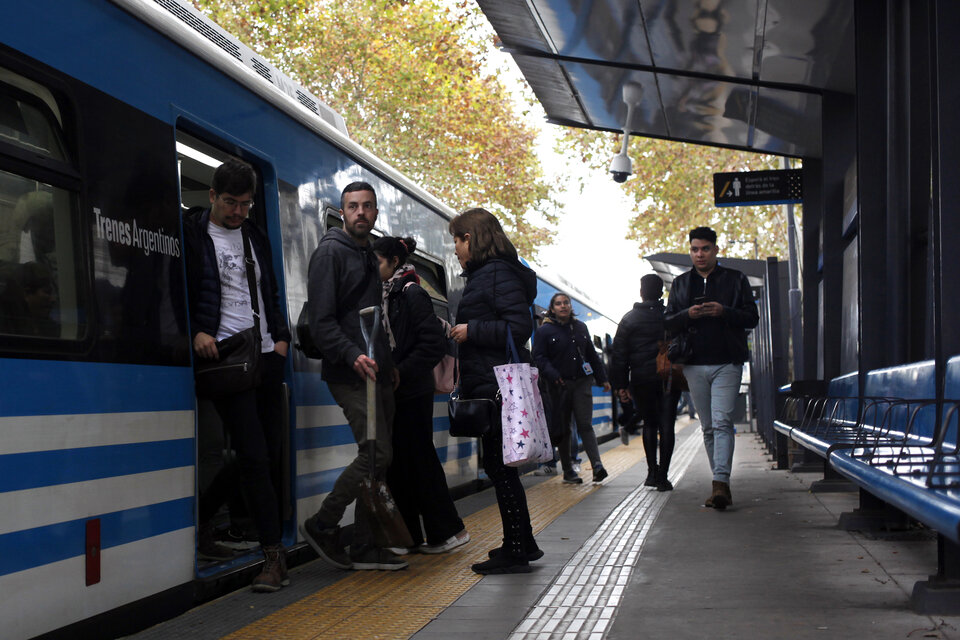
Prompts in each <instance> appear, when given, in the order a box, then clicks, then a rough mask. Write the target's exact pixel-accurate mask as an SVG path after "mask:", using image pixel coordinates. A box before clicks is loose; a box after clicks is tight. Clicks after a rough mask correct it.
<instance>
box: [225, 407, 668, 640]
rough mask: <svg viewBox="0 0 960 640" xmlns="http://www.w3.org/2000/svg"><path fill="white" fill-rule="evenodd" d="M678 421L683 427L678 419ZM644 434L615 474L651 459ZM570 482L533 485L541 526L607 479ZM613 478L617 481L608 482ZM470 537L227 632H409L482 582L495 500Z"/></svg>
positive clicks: (532, 505) (609, 465)
mask: <svg viewBox="0 0 960 640" xmlns="http://www.w3.org/2000/svg"><path fill="white" fill-rule="evenodd" d="M678 426H680V425H679V424H678ZM643 458H644V455H643V447H642V446H641V444H640V438H633V439H632V442H631V444H630V445H629V446H623V445H620V446H618V447H616V448H614V449H611V450H609V451H607V452H605V453H604V454H603V464H604V466H605V467H606V469H607V471H608V472H609V473H610V477H611V478H614V477H616V476H617V475H619V474H620V473H623V472H624V471H626V470H627V469H629V468H630V467H632V466H633V465H635V464H636V463H637V462H639V461H640V460H643ZM583 475H584V484H582V485H570V484H563V483H562V482H561V477H560V476H557V477H554V478H551V479H550V480H548V481H546V482H542V483H540V484H538V485H536V486H534V487H531V488H529V489H528V490H527V503H528V505H529V509H530V520H531V523H532V525H533V532H534V533H538V532H540V531H542V530H543V529H544V528H545V527H546V526H547V525H549V524H550V523H551V522H553V521H554V520H555V519H556V518H557V517H559V516H560V515H561V514H562V513H563V512H565V511H566V510H567V509H569V508H570V507H572V506H574V505H575V504H577V503H578V502H580V501H581V500H583V499H584V498H586V497H587V496H589V495H590V494H592V493H593V492H594V491H598V490H600V485H594V484H593V483H591V482H589V480H590V477H591V473H590V472H589V471H588V470H587V469H585V470H584V474H583ZM608 481H609V480H608ZM464 522H465V524H466V527H467V531H469V532H470V542H469V543H467V544H466V545H464V546H463V547H460V548H459V549H456V550H455V551H453V552H451V553H446V554H440V555H423V554H412V555H410V556H406V558H408V559H409V562H410V567H409V568H408V569H404V570H402V571H395V572H389V571H358V572H354V573H351V574H348V575H346V576H345V577H344V578H343V579H342V580H339V581H337V582H336V583H335V584H332V585H330V586H328V587H324V588H323V589H320V590H319V591H317V592H316V593H314V594H313V595H310V596H308V597H306V598H304V599H302V600H300V601H298V602H295V603H293V604H291V605H289V606H287V607H284V608H283V609H280V610H279V611H277V612H275V613H273V614H271V615H269V616H266V617H264V618H262V619H260V620H258V621H257V622H255V623H253V624H251V625H248V626H246V627H244V628H243V629H239V630H238V631H236V632H234V633H232V634H230V635H229V636H226V637H227V638H229V639H230V640H247V639H250V640H253V639H255V640H260V639H262V638H271V639H273V640H313V639H320V638H323V639H327V638H345V639H350V640H365V639H368V638H390V639H393V638H407V637H409V636H411V635H413V634H414V633H416V632H417V631H418V630H419V629H421V628H422V627H423V626H424V625H426V624H427V623H428V622H430V621H431V620H432V619H434V618H436V617H437V616H438V615H440V613H441V612H443V610H444V609H445V608H447V607H449V606H450V605H451V604H453V603H454V602H455V601H456V600H457V598H459V597H460V596H461V595H463V594H464V593H466V592H467V591H468V590H469V589H470V587H472V586H473V585H475V584H476V583H477V582H479V581H480V579H481V577H482V576H479V575H477V574H475V573H473V571H471V570H470V565H471V564H473V563H475V562H480V561H482V560H485V559H486V558H487V551H488V550H490V549H493V548H494V547H498V546H500V544H501V538H502V534H503V529H502V526H501V524H500V512H499V510H498V509H497V506H496V505H491V506H489V507H486V508H484V509H482V510H481V511H478V512H477V513H474V514H473V515H470V516H468V517H467V518H465V519H464Z"/></svg>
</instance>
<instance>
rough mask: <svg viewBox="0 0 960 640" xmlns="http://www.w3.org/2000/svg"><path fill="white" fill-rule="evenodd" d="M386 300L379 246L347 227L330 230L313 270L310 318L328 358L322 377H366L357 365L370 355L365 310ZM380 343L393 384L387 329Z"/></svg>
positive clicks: (377, 356) (382, 363)
mask: <svg viewBox="0 0 960 640" xmlns="http://www.w3.org/2000/svg"><path fill="white" fill-rule="evenodd" d="M380 302H381V285H380V271H379V268H378V266H377V258H376V256H375V255H374V253H373V250H372V249H371V248H370V247H369V245H368V246H366V247H361V246H360V245H359V244H357V243H356V241H354V239H353V238H351V237H350V236H349V235H348V234H347V232H346V231H344V230H343V229H337V228H333V229H330V230H329V231H327V233H326V234H325V235H324V236H323V237H322V238H320V242H319V243H318V244H317V248H316V250H314V252H313V255H312V256H311V257H310V267H309V269H308V271H307V318H308V322H309V324H310V335H311V337H312V338H313V341H314V344H316V345H317V348H318V349H320V353H321V355H322V356H323V365H322V369H321V378H323V379H324V380H326V381H327V382H333V383H347V384H350V383H356V382H360V381H361V380H362V379H361V378H360V376H359V375H357V373H356V371H354V369H353V363H354V362H355V361H356V359H357V357H358V356H360V354H366V353H367V346H366V342H365V341H364V339H363V333H361V331H360V315H359V311H360V309H363V308H365V307H373V306H376V307H379V306H380ZM368 326H370V325H368ZM375 347H376V350H375V351H374V360H376V362H377V367H378V369H379V371H380V373H379V374H378V380H379V381H381V382H387V381H389V380H390V372H391V371H392V370H393V358H392V357H391V356H390V347H389V342H388V341H387V336H386V333H385V332H384V331H382V330H379V331H378V333H377V340H376V342H375Z"/></svg>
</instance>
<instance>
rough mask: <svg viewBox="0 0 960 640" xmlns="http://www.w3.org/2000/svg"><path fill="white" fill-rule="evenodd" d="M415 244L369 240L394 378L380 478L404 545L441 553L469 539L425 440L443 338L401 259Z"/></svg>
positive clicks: (429, 304) (430, 444)
mask: <svg viewBox="0 0 960 640" xmlns="http://www.w3.org/2000/svg"><path fill="white" fill-rule="evenodd" d="M416 248H417V242H416V240H414V239H413V238H393V237H389V236H388V237H383V238H379V239H378V240H376V241H375V242H374V243H373V252H374V253H375V254H376V256H377V260H378V262H379V264H380V279H381V280H382V281H383V303H382V306H383V316H382V318H383V326H384V329H385V331H386V334H387V338H388V339H389V342H390V348H391V352H392V354H393V361H394V364H395V365H396V367H397V372H398V375H399V377H400V382H399V385H398V386H397V388H396V390H394V399H395V411H394V414H393V463H392V464H391V465H390V468H389V469H387V484H388V485H389V486H390V492H391V493H392V494H393V499H394V500H395V501H396V503H397V508H398V509H399V510H400V514H401V515H402V516H403V520H404V522H405V523H406V525H407V529H408V530H409V531H410V536H411V537H412V538H413V545H414V546H413V548H412V549H413V550H416V551H419V552H421V553H444V552H446V551H450V550H451V549H455V548H457V547H459V546H461V545H464V544H466V543H467V542H469V541H470V534H469V533H467V530H466V529H465V528H464V526H463V520H461V519H460V516H459V515H458V514H457V507H456V506H455V505H454V504H453V499H452V498H451V497H450V490H449V488H448V487H447V479H446V476H445V475H444V472H443V466H442V465H441V464H440V459H439V458H438V457H437V450H436V448H435V447H434V444H433V389H434V383H433V368H434V367H435V366H436V365H437V363H438V362H440V359H441V358H443V356H444V354H445V353H446V346H447V341H446V337H445V335H444V334H445V329H444V327H443V325H442V324H441V322H440V319H439V318H438V317H437V316H436V315H434V313H433V301H432V300H431V299H430V294H429V293H427V292H426V290H425V289H424V288H423V287H421V286H420V277H419V276H418V275H417V272H416V270H415V269H414V267H413V265H412V264H410V263H409V262H407V258H409V257H410V255H411V254H412V253H413V252H414V250H415V249H416ZM421 516H422V517H423V526H422V527H421V526H420V518H421ZM424 531H425V532H426V543H424ZM421 543H423V544H421ZM393 551H394V552H397V551H399V552H400V553H401V554H403V553H406V552H408V551H409V550H407V549H402V548H394V549H393Z"/></svg>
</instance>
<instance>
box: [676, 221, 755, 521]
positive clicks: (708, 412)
mask: <svg viewBox="0 0 960 640" xmlns="http://www.w3.org/2000/svg"><path fill="white" fill-rule="evenodd" d="M718 251H719V250H718V248H717V234H716V233H715V232H714V231H713V230H712V229H710V228H709V227H697V228H696V229H693V230H691V231H690V260H691V262H692V263H693V269H691V270H690V271H687V272H686V273H682V274H680V275H679V276H677V277H676V278H675V279H674V281H673V286H672V287H671V288H670V298H669V300H668V303H667V311H666V315H665V317H664V326H665V327H666V329H667V332H668V333H669V334H671V335H672V336H676V338H677V340H678V342H679V343H682V344H683V345H684V348H682V349H680V352H681V353H680V354H679V355H680V357H679V358H677V360H678V361H680V362H683V363H684V367H683V373H684V375H685V376H686V378H687V382H688V383H689V385H690V395H691V396H693V404H694V406H696V408H697V413H698V414H699V415H700V425H701V427H702V428H703V444H704V447H705V448H706V450H707V457H708V458H709V459H710V469H711V471H713V491H712V493H711V494H710V497H709V498H707V499H706V500H705V501H704V505H705V506H708V507H713V508H714V509H719V510H721V511H722V510H723V509H726V508H727V507H728V506H729V505H731V504H733V496H732V494H731V492H730V469H731V466H732V464H733V444H734V430H733V407H734V403H735V402H736V399H737V394H738V393H739V392H740V377H741V375H742V373H743V363H744V362H746V361H747V360H748V359H749V357H750V350H749V349H748V347H747V330H748V329H752V328H754V327H755V326H757V323H758V322H759V321H760V314H759V312H758V311H757V305H756V303H755V302H754V300H753V292H752V291H751V289H750V281H749V280H747V277H746V276H745V275H743V274H742V273H740V272H739V271H736V270H735V269H727V268H726V267H723V266H722V265H720V264H718V263H717V253H718Z"/></svg>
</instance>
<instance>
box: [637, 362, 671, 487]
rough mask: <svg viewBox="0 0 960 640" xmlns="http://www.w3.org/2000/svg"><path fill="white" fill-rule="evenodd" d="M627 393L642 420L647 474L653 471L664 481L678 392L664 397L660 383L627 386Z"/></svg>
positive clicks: (657, 381) (668, 465) (651, 382)
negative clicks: (655, 470) (658, 445)
mask: <svg viewBox="0 0 960 640" xmlns="http://www.w3.org/2000/svg"><path fill="white" fill-rule="evenodd" d="M630 393H631V395H632V396H633V402H634V406H636V408H637V411H638V412H639V413H640V415H641V416H642V417H643V452H644V454H646V456H647V466H648V467H649V468H650V469H651V470H652V469H654V468H657V470H658V472H659V473H660V474H661V477H663V478H666V475H667V471H668V470H669V469H670V459H671V458H672V457H673V448H674V446H675V444H676V441H677V438H676V433H675V431H674V423H675V422H676V419H677V401H678V399H679V397H680V391H679V390H671V391H670V393H665V392H664V390H663V383H662V382H661V381H660V380H651V381H649V382H639V383H635V384H633V385H631V387H630ZM658 439H659V443H660V447H659V449H660V451H659V453H660V455H659V457H658V456H657V441H658Z"/></svg>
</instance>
